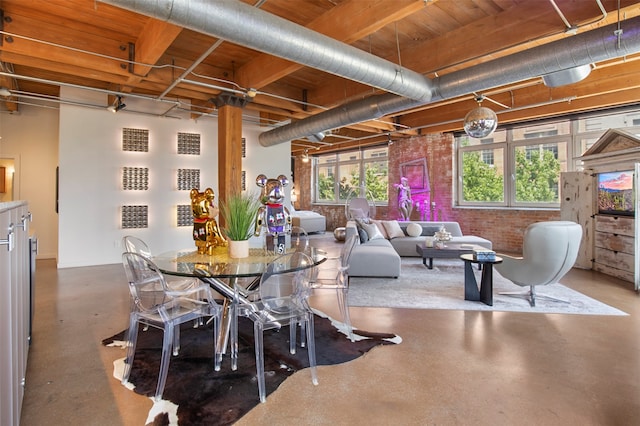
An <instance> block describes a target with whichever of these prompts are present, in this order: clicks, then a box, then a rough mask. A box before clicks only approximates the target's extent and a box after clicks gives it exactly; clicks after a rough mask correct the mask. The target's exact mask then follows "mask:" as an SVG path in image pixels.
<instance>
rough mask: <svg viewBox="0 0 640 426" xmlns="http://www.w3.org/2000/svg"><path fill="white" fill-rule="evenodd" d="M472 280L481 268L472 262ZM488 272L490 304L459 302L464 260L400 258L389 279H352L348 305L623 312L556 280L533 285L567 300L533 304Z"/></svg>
mask: <svg viewBox="0 0 640 426" xmlns="http://www.w3.org/2000/svg"><path fill="white" fill-rule="evenodd" d="M474 273H475V275H476V281H477V282H478V283H480V274H481V271H479V270H478V269H477V267H476V266H475V265H474ZM527 290H528V287H520V286H517V285H515V284H513V283H512V282H510V281H509V280H507V279H506V278H504V277H503V276H501V275H500V274H499V273H498V272H497V271H496V270H495V268H494V270H493V306H488V305H485V304H484V303H482V302H475V301H467V300H464V262H462V261H461V260H458V259H434V260H433V269H427V267H426V266H424V265H423V264H422V259H421V258H417V257H416V258H412V257H406V258H403V259H402V272H401V274H400V277H398V278H397V279H393V278H364V277H362V278H359V277H352V278H351V280H350V284H349V305H350V306H365V307H384V308H410V309H452V310H471V311H504V312H533V313H558V314H583V315H627V313H625V312H623V311H621V310H619V309H616V308H614V307H611V306H609V305H606V304H604V303H602V302H600V301H598V300H595V299H593V298H590V297H588V296H585V295H584V294H581V293H579V292H577V291H574V290H572V289H570V288H568V287H566V286H564V285H562V284H551V285H548V286H543V287H539V288H538V289H537V292H538V293H539V294H546V295H549V296H552V297H555V298H558V299H563V300H567V301H569V303H562V302H557V301H549V300H545V299H542V298H538V299H537V300H536V306H535V307H532V306H530V305H529V301H528V300H526V299H523V298H519V297H512V296H506V295H501V294H499V293H500V292H525V291H527Z"/></svg>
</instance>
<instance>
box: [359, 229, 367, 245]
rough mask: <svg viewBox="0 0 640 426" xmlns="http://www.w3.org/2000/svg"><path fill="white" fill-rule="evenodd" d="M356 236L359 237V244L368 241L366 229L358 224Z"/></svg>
mask: <svg viewBox="0 0 640 426" xmlns="http://www.w3.org/2000/svg"><path fill="white" fill-rule="evenodd" d="M358 238H359V239H360V244H363V243H366V242H367V241H369V234H367V231H365V230H364V229H362V228H361V227H359V226H358Z"/></svg>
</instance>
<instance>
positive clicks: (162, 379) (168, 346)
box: [154, 325, 176, 401]
mask: <svg viewBox="0 0 640 426" xmlns="http://www.w3.org/2000/svg"><path fill="white" fill-rule="evenodd" d="M175 329H176V326H172V325H167V327H165V329H164V336H163V342H162V360H161V361H160V375H159V376H158V386H157V387H156V395H155V398H154V399H155V400H156V401H159V400H161V399H162V393H163V392H164V385H165V383H166V382H167V373H168V372H169V362H170V361H171V352H172V349H173V348H172V346H173V342H174V337H175V336H174V331H175Z"/></svg>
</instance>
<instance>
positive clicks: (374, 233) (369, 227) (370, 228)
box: [362, 223, 385, 241]
mask: <svg viewBox="0 0 640 426" xmlns="http://www.w3.org/2000/svg"><path fill="white" fill-rule="evenodd" d="M362 228H363V229H364V230H365V231H367V235H369V241H371V240H377V239H381V240H384V239H385V238H384V235H382V232H380V230H379V229H378V227H377V226H376V224H375V223H362Z"/></svg>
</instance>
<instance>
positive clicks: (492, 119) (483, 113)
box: [464, 107, 498, 139]
mask: <svg viewBox="0 0 640 426" xmlns="http://www.w3.org/2000/svg"><path fill="white" fill-rule="evenodd" d="M496 127H498V116H497V115H496V113H495V112H493V111H492V110H491V109H489V108H485V107H478V108H475V109H472V110H471V111H469V113H468V114H467V115H466V116H465V117H464V131H465V132H466V133H467V135H469V136H471V137H472V138H476V139H482V138H486V137H487V136H489V135H490V134H491V133H493V131H494V130H496Z"/></svg>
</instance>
